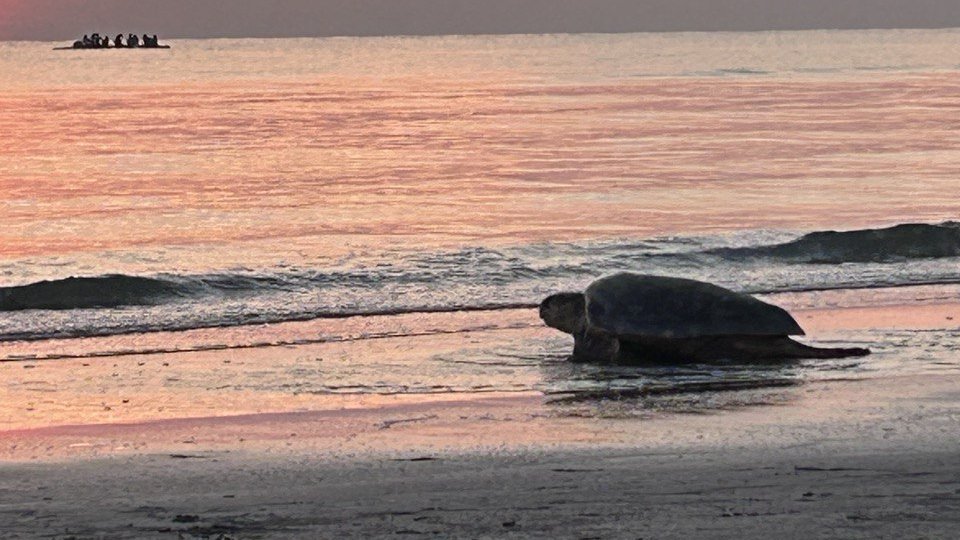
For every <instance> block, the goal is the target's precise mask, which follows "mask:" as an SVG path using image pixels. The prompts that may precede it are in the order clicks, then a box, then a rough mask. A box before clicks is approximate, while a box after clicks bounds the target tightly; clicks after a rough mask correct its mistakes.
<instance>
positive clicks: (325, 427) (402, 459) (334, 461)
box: [0, 291, 960, 539]
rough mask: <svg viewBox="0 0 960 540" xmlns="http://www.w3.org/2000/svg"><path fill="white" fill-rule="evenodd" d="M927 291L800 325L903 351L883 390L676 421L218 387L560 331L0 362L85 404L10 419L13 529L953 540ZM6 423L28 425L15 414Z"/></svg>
mask: <svg viewBox="0 0 960 540" xmlns="http://www.w3.org/2000/svg"><path fill="white" fill-rule="evenodd" d="M825 294H835V293H825ZM928 296H929V299H928V300H924V301H919V302H917V303H915V304H912V305H910V304H903V303H899V304H898V303H893V302H888V303H883V304H882V305H877V306H869V305H862V303H857V302H852V303H851V304H850V305H847V306H845V307H840V306H837V307H828V308H821V309H797V308H796V307H793V308H791V309H792V310H793V311H794V313H795V315H796V316H797V318H798V320H800V321H801V323H802V324H803V325H804V327H805V328H807V330H808V332H809V334H810V335H811V336H813V337H814V338H815V339H813V340H812V341H814V342H820V343H833V342H835V341H837V340H840V341H843V340H846V339H851V338H856V339H873V338H876V339H880V338H882V336H887V335H889V336H899V337H897V340H898V341H896V342H890V343H881V342H878V343H876V347H875V350H876V354H874V355H873V356H871V357H867V360H866V362H868V364H867V367H869V368H870V369H869V370H868V371H866V372H864V373H858V374H856V376H851V374H849V373H846V372H844V371H843V370H842V369H841V370H839V371H836V372H827V375H826V376H825V378H822V379H808V380H802V381H799V384H794V385H789V386H783V387H759V388H753V389H748V390H737V391H728V392H723V391H720V392H718V391H708V392H700V393H694V394H690V395H682V394H681V395H678V396H675V397H676V399H677V400H678V401H676V402H671V401H668V402H666V403H663V404H657V403H655V402H654V403H645V402H643V400H642V399H641V400H640V401H637V400H616V399H599V400H587V401H582V402H575V403H569V404H563V403H555V402H551V401H553V400H554V398H555V397H556V396H551V395H547V394H546V393H544V392H536V391H525V392H500V393H496V392H480V393H473V394H468V393H464V392H449V393H442V394H433V395H429V394H408V395H392V396H385V395H373V394H367V395H364V394H352V395H314V394H309V393H307V394H291V393H290V392H289V391H288V392H286V393H283V392H274V391H270V392H266V391H253V390H251V389H246V387H244V386H242V385H239V386H236V387H234V386H228V387H225V388H222V389H220V388H219V387H210V386H209V385H211V384H212V383H211V382H210V378H211V377H213V378H214V379H216V377H215V375H216V373H217V370H234V369H236V370H238V371H237V372H236V373H246V372H247V371H251V370H253V371H254V372H260V371H262V370H264V369H265V368H266V367H267V366H271V367H272V366H273V365H274V364H276V363H277V362H278V361H281V360H283V359H284V358H291V359H292V360H289V361H290V362H293V365H302V359H303V358H307V359H312V358H313V357H314V356H317V355H321V354H322V355H323V357H324V358H325V361H324V362H333V361H334V359H335V358H337V357H338V355H339V356H343V357H344V358H346V360H344V361H349V359H350V358H354V359H356V358H367V357H368V356H369V355H386V357H387V358H390V359H391V361H392V362H401V361H406V362H408V363H409V365H418V364H417V362H421V361H423V359H424V358H430V355H437V354H450V352H451V351H453V352H457V351H462V350H463V349H462V347H464V346H467V345H469V346H472V347H480V349H479V350H480V351H484V350H487V349H484V348H483V347H486V346H489V344H490V343H499V342H502V341H504V340H511V339H521V338H523V339H543V336H545V335H549V334H546V333H538V332H545V331H542V330H532V329H529V328H519V329H518V328H512V329H511V328H506V329H503V328H501V329H489V330H484V331H481V332H477V333H474V334H470V335H449V334H444V335H439V336H423V337H418V338H391V339H386V340H374V342H373V343H371V342H352V343H341V344H322V345H302V346H292V347H279V348H275V349H269V350H265V351H264V350H261V351H256V350H245V351H208V352H199V353H182V354H181V355H180V356H177V357H176V359H177V361H176V362H174V361H173V357H171V358H170V360H171V361H170V362H168V364H169V365H167V366H164V364H163V363H161V362H159V361H150V362H144V360H143V359H139V360H138V358H137V357H136V356H130V357H116V358H111V361H109V362H104V363H101V364H96V363H90V364H89V365H88V366H87V367H84V368H82V369H84V370H89V371H86V372H84V371H78V370H79V369H80V368H81V367H82V366H83V361H82V360H72V361H63V362H52V363H48V364H44V365H43V367H40V366H39V364H38V367H36V368H33V369H23V366H22V365H16V366H14V365H10V364H7V365H0V369H2V370H4V372H3V373H4V375H6V377H7V379H6V380H7V386H6V392H7V396H8V397H9V399H11V400H17V399H25V398H26V397H28V396H32V395H35V394H36V392H33V393H31V388H32V389H34V390H37V389H39V390H43V389H44V388H46V387H45V386H44V385H39V382H38V381H39V379H38V378H41V377H42V378H45V380H46V381H47V383H50V384H52V386H53V387H56V386H58V385H61V386H64V387H67V388H69V389H70V391H69V392H65V393H61V394H58V395H59V396H61V398H60V400H59V402H58V404H57V407H54V408H50V409H44V408H43V407H40V408H38V409H37V410H36V411H33V412H36V413H37V414H36V415H35V416H32V417H31V416H22V417H21V418H19V419H18V420H17V421H16V422H11V420H13V419H14V418H13V416H7V417H6V422H5V425H6V426H7V427H6V428H0V514H2V517H3V520H2V522H3V523H4V525H3V526H0V531H2V532H4V533H5V534H10V535H12V536H17V535H19V536H24V537H33V536H38V535H47V536H54V537H56V536H61V535H65V536H70V535H74V536H77V537H108V538H170V537H183V538H219V537H222V538H248V537H269V538H300V537H305V536H307V537H309V536H314V537H332V536H335V537H347V538H349V537H356V538H369V537H387V536H390V537H395V536H397V535H401V536H406V535H423V534H439V535H448V536H450V535H453V536H463V537H502V536H507V537H518V538H539V537H578V538H591V537H596V538H638V537H644V538H689V537H729V536H734V535H736V536H738V537H742V538H751V539H752V538H758V539H759V538H769V537H771V536H773V535H778V534H779V535H782V534H784V531H789V533H788V534H787V536H789V537H794V536H796V537H802V536H806V537H809V536H827V537H838V536H839V537H844V538H875V537H877V536H900V537H911V536H923V537H928V538H952V537H953V536H954V535H955V524H956V523H957V522H958V521H960V504H957V502H958V501H960V460H957V459H956V456H957V455H958V452H960V438H958V436H957V435H956V434H957V433H960V362H957V361H956V360H955V359H956V355H955V353H953V352H950V351H955V350H956V349H955V347H953V348H951V347H952V346H951V343H952V342H950V341H949V337H950V336H956V335H957V332H960V317H958V316H957V315H960V302H955V301H949V302H944V301H941V300H938V295H937V294H936V291H932V294H930V295H928ZM846 298H847V299H848V300H849V297H846ZM784 300H785V302H786V303H787V304H790V305H791V306H803V305H805V304H808V303H810V302H814V301H815V303H818V302H826V305H831V303H832V302H833V300H834V299H833V297H817V298H811V297H809V296H804V295H798V296H797V297H795V298H793V299H784ZM882 329H885V330H882ZM941 334H943V336H944V337H945V338H946V339H947V342H945V343H942V344H940V345H941V346H943V347H946V349H945V350H946V351H947V352H946V353H943V354H941V356H940V357H938V358H941V359H942V360H943V361H940V362H933V363H930V362H929V361H928V360H925V359H924V358H925V357H924V356H923V355H924V354H925V352H924V351H923V350H913V349H909V347H912V346H914V345H910V343H912V342H910V341H909V339H911V336H912V337H916V336H920V337H921V338H922V339H923V340H927V341H922V340H921V341H919V342H918V343H933V342H931V341H930V339H933V338H928V337H923V336H938V335H941ZM531 336H532V338H531ZM904 339H906V340H907V341H902V340H904ZM281 353H282V354H281ZM284 355H285V356H284ZM351 355H353V356H351ZM425 355H426V356H425ZM905 355H906V356H905ZM228 361H229V363H225V362H228ZM298 362H299V363H298ZM897 362H900V363H901V364H903V363H904V362H905V363H907V364H910V363H911V362H915V365H907V366H903V365H900V364H896V363H897ZM406 365H408V364H405V363H402V362H401V363H400V364H396V366H397V369H403V367H404V366H406ZM458 366H459V367H458ZM891 366H896V369H893V368H891ZM331 367H332V366H331ZM14 368H16V369H14ZM481 368H482V369H481V373H487V372H488V371H486V370H493V369H500V370H502V369H506V367H505V366H504V364H493V365H490V366H486V365H482V366H481ZM451 369H454V370H455V371H457V372H458V373H459V372H460V371H461V370H463V369H466V366H462V365H460V364H455V365H454V366H453V367H451ZM891 370H892V371H891ZM113 373H116V374H118V375H117V376H112V374H113ZM228 373H235V372H234V371H228ZM284 373H286V372H284ZM294 373H296V372H294ZM891 373H894V374H893V375H891ZM548 374H549V372H547V373H540V374H535V376H538V377H544V376H546V375H548ZM133 375H136V376H133ZM192 376H196V377H199V378H198V379H197V380H198V381H200V382H201V383H202V385H201V386H199V387H198V388H200V389H201V390H198V391H197V392H196V393H194V391H193V390H192V388H193V386H191V385H189V384H187V385H186V386H183V387H181V386H178V385H181V384H185V383H184V382H183V381H184V380H187V382H189V377H192ZM264 376H268V375H264ZM78 377H79V379H78ZM125 377H129V378H126V379H125ZM17 378H19V379H17ZM228 380H229V379H228ZM31 381H33V386H32V387H31V386H30V384H27V383H30V382H31ZM51 381H54V382H55V383H56V384H53V383H51ZM24 384H26V386H23V385H24ZM524 384H530V383H529V381H527V382H525V383H524ZM98 385H99V386H98ZM131 385H132V386H131ZM204 385H206V386H204ZM124 388H131V389H132V391H133V390H136V391H138V392H139V391H141V390H142V389H146V388H154V389H155V390H154V391H152V392H150V393H149V394H147V395H145V396H141V398H142V403H133V402H131V403H128V404H123V405H117V404H118V403H119V402H120V399H119V398H121V397H123V395H124V393H123V392H121V391H120V390H122V389H124ZM203 388H210V389H209V390H206V391H203V390H202V389H203ZM157 389H159V390H157ZM15 391H16V392H19V393H16V394H15V393H14V392H15ZM43 393H44V392H42V391H41V392H39V394H40V395H43ZM102 396H107V397H109V399H110V401H109V405H102V403H103V402H102V401H101V400H102ZM671 399H672V398H671ZM684 400H688V401H684ZM184 401H187V402H184ZM37 404H38V406H39V405H42V403H41V402H37ZM158 404H160V405H163V406H164V407H166V406H168V405H170V406H171V407H172V406H173V405H178V406H179V407H181V408H179V409H178V408H176V407H172V408H170V409H164V408H163V407H161V408H160V409H157V408H156V407H154V406H155V405H158ZM124 405H126V406H127V408H125V407H124ZM684 405H688V407H687V408H684V407H683V406H684ZM113 406H116V408H115V409H112V410H105V407H106V408H112V407H113ZM5 410H6V411H7V412H6V413H5V415H13V414H16V413H13V412H11V410H12V409H10V407H9V403H8V407H7V409H5ZM211 411H212V412H213V413H214V414H210V412H211ZM70 418H83V419H86V421H85V422H70V421H68V420H69V419H70ZM71 424H72V425H71ZM91 494H96V495H95V496H93V497H91Z"/></svg>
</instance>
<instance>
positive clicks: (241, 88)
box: [0, 30, 960, 388]
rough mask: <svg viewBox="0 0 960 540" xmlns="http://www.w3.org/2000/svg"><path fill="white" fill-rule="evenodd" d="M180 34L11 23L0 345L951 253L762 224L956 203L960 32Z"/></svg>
mask: <svg viewBox="0 0 960 540" xmlns="http://www.w3.org/2000/svg"><path fill="white" fill-rule="evenodd" d="M170 44H171V45H172V46H173V48H172V49H171V50H153V51H150V50H139V51H131V50H120V51H117V50H95V51H53V50H52V48H53V46H54V45H55V44H52V43H0V134H2V135H0V356H2V357H3V358H7V359H11V358H21V357H24V356H26V357H35V356H37V355H39V356H43V355H45V354H47V355H48V354H53V353H52V352H51V351H53V352H56V351H60V352H61V353H62V352H63V351H62V350H63V348H64V347H67V348H70V350H71V351H73V352H71V353H70V354H74V355H84V354H100V353H102V352H104V351H103V350H101V349H102V348H103V347H106V346H107V345H104V344H103V343H102V342H97V341H96V339H102V338H93V337H92V336H123V335H136V336H140V337H138V338H136V339H132V340H131V341H130V342H129V343H126V344H125V345H124V346H123V350H124V351H130V350H134V351H135V350H140V349H141V348H142V347H148V348H152V347H157V346H158V345H157V343H153V342H151V344H150V345H149V346H147V345H143V343H145V342H148V341H151V338H150V337H149V335H150V334H149V333H152V332H155V331H164V330H166V331H169V330H183V329H197V328H209V327H231V326H235V327H240V326H242V325H248V324H250V323H276V322H285V321H294V320H303V319H310V318H311V317H315V316H318V315H319V316H342V315H345V314H355V313H361V314H373V315H376V314H384V313H392V312H397V311H402V312H413V313H421V312H426V313H429V312H436V311H443V310H449V309H455V308H460V307H467V308H485V309H486V308H491V309H492V308H497V307H503V306H514V305H525V304H530V303H535V302H537V301H538V300H539V299H540V298H541V297H542V296H543V295H545V294H547V293H550V292H555V291H557V290H559V289H565V288H579V287H582V286H583V285H584V284H586V283H588V282H589V281H591V280H592V279H594V278H595V277H597V276H599V275H602V274H605V273H608V272H612V271H616V270H640V271H648V272H660V273H669V274H673V275H685V276H691V277H700V278H705V279H711V280H713V281H715V282H718V283H721V284H724V285H727V286H730V287H733V288H736V289H739V290H746V291H751V292H768V293H769V292H778V291H796V290H804V289H831V288H846V287H885V286H889V285H897V286H902V285H910V284H918V283H951V282H956V281H957V280H960V257H958V256H960V247H958V246H960V240H957V239H956V238H955V237H956V236H957V233H956V231H960V229H957V228H956V227H955V226H953V225H952V224H950V223H947V224H946V225H942V226H940V225H938V226H936V227H932V228H930V230H927V229H923V230H916V231H908V232H909V234H907V235H906V236H895V237H889V238H888V237H883V238H881V239H880V240H879V244H877V245H876V246H874V247H873V248H872V250H873V251H872V253H873V255H871V254H870V253H867V254H866V255H863V254H858V252H857V249H858V246H861V247H862V239H858V238H848V239H841V240H840V241H838V242H835V243H834V244H835V245H834V244H829V245H823V244H820V243H816V242H813V243H812V244H800V245H797V246H795V247H796V250H795V251H797V253H794V254H793V255H791V256H787V255H784V254H783V253H781V252H778V251H776V250H771V249H772V248H771V247H770V246H775V245H778V244H783V243H789V242H791V241H794V240H796V239H797V238H799V237H800V236H801V235H803V234H806V233H809V232H815V231H825V230H831V229H842V230H850V229H865V228H873V229H876V228H883V227H889V226H892V225H896V224H902V223H928V224H941V223H943V222H947V221H949V220H953V219H957V218H958V217H960V30H935V31H927V30H925V31H914V30H910V31H907V30H885V31H843V32H840V31H812V32H770V33H742V34H741V33H720V34H699V33H690V34H633V35H556V36H478V37H424V38H333V39H272V40H259V39H246V40H182V41H181V40H176V41H171V42H170ZM911 235H914V236H911ZM951 242H954V243H952V244H951ZM933 244H937V245H940V246H942V247H943V249H942V250H939V251H938V250H934V252H929V251H924V249H920V250H919V251H917V250H916V249H914V247H915V246H918V245H919V246H921V248H922V247H923V246H927V245H933ZM736 248H743V249H740V250H738V249H736ZM888 255H889V256H888ZM72 277H77V278H81V279H68V278H72ZM24 286H30V287H24ZM950 291H952V292H950V293H949V294H951V295H956V294H958V293H957V292H956V290H954V289H950ZM433 317H435V318H436V319H437V321H442V320H449V321H453V320H454V319H455V318H454V317H448V318H446V319H444V318H443V316H442V315H441V316H438V315H436V314H434V315H433ZM383 324H385V325H386V324H387V323H383ZM438 324H440V323H439V322H436V323H433V322H432V323H431V326H430V328H434V327H436V326H437V325H438ZM451 324H453V325H454V326H455V327H456V325H458V324H467V323H452V322H451ZM387 326H389V325H387ZM440 326H442V324H440ZM325 328H326V327H323V326H322V325H321V326H320V327H319V328H317V327H315V326H311V327H309V329H306V330H304V329H301V330H296V331H291V332H293V333H294V334H297V332H301V333H302V332H306V333H307V334H308V335H306V337H305V336H304V335H300V336H299V338H297V339H313V338H315V337H316V336H317V335H318V334H322V335H328V334H330V333H331V332H333V331H332V330H329V329H325ZM457 328H459V327H456V328H453V330H454V331H455V330H457ZM382 329H383V328H381V330H382ZM447 330H449V329H447ZM389 331H390V332H394V331H395V329H389ZM334 334H336V332H334ZM351 335H353V334H351ZM69 337H85V338H86V339H87V340H89V343H90V345H83V344H80V345H76V344H73V345H70V346H69V347H68V346H66V345H64V343H70V342H71V341H70V340H63V339H61V338H69ZM294 337H296V336H294ZM171 339H172V338H171ZM191 339H193V338H190V337H189V335H187V337H183V335H180V337H178V338H176V339H174V340H173V341H175V342H176V344H177V346H178V347H180V346H182V347H185V348H188V349H189V348H190V347H197V346H201V345H202V346H205V345H204V344H207V342H208V341H209V340H211V339H213V342H215V343H214V344H215V345H217V346H221V345H226V346H232V345H235V344H236V342H235V341H236V340H241V341H243V339H246V338H243V339H241V338H239V337H237V336H236V335H235V334H231V333H230V332H229V331H228V330H227V329H224V331H223V335H222V339H220V341H222V343H221V342H220V341H218V340H217V339H215V338H211V337H210V336H209V335H205V336H204V337H203V338H202V339H200V338H196V339H198V340H200V341H196V342H193V341H191ZM285 339H293V341H296V339H294V338H292V337H290V336H287V338H285ZM23 340H26V341H23ZM856 340H857V339H853V341H856ZM80 341H81V342H84V340H80ZM154 341H155V340H154ZM161 341H162V340H161ZM167 341H170V340H167ZM201 341H202V343H200V342H201ZM243 342H244V343H247V341H243ZM51 343H56V344H57V345H55V346H54V345H51ZM567 346H568V344H567V343H566V342H565V341H563V339H562V338H561V337H558V338H557V339H555V340H552V341H551V340H546V341H545V340H544V339H543V338H529V339H528V340H527V341H524V342H522V343H520V344H516V343H514V344H511V345H510V347H511V349H510V351H511V352H509V354H508V356H509V357H511V358H521V359H526V360H520V361H525V362H538V361H540V360H537V359H538V358H543V355H544V354H546V355H547V356H549V355H554V356H557V355H560V354H561V353H563V352H564V351H565V348H566V347H567ZM71 347H72V348H71ZM108 349H109V347H108ZM111 350H112V349H111ZM471 354H474V353H471ZM476 354H479V355H480V356H481V357H484V356H483V354H485V353H476ZM538 355H539V356H538ZM487 356H489V355H487ZM551 358H552V357H551ZM531 359H532V360H531ZM381 373H382V372H381ZM708 375H709V373H708ZM428 378H429V377H428ZM361 379H362V377H361ZM401 379H402V377H401ZM369 382H370V381H366V383H369ZM366 383H364V382H363V381H361V382H360V383H358V385H359V386H361V387H362V386H363V384H366ZM530 384H533V383H530ZM390 385H393V386H390ZM398 385H399V386H403V385H402V384H401V383H396V384H394V383H390V384H388V385H387V386H388V387H390V388H396V387H398ZM354 386H356V385H354ZM428 386H429V385H428Z"/></svg>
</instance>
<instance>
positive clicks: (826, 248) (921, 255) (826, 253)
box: [712, 221, 960, 264]
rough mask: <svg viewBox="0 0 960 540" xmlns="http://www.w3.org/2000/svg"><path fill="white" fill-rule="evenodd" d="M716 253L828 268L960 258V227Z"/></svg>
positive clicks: (896, 229) (839, 236)
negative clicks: (831, 266) (832, 265)
mask: <svg viewBox="0 0 960 540" xmlns="http://www.w3.org/2000/svg"><path fill="white" fill-rule="evenodd" d="M712 252H713V253H717V254H720V255H723V256H726V257H744V256H747V257H749V256H762V257H772V258H778V259H782V260H786V261H792V262H802V263H826V264H843V263H864V262H879V263H882V262H896V261H903V260H909V259H936V258H944V257H960V223H958V222H953V221H948V222H945V223H941V224H939V225H930V224H925V223H908V224H902V225H896V226H893V227H888V228H885V229H862V230H856V231H842V232H838V231H820V232H814V233H810V234H807V235H804V236H802V237H801V238H799V239H797V240H794V241H791V242H786V243H782V244H775V245H770V246H757V247H741V248H720V249H715V250H712Z"/></svg>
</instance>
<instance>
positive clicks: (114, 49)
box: [53, 45, 170, 51]
mask: <svg viewBox="0 0 960 540" xmlns="http://www.w3.org/2000/svg"><path fill="white" fill-rule="evenodd" d="M169 48H170V46H169V45H157V46H154V47H54V48H53V50H55V51H129V50H137V51H149V50H151V49H169Z"/></svg>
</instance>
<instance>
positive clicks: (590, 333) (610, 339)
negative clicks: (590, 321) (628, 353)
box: [573, 329, 620, 364]
mask: <svg viewBox="0 0 960 540" xmlns="http://www.w3.org/2000/svg"><path fill="white" fill-rule="evenodd" d="M619 356H620V340H619V339H617V338H616V337H615V336H613V335H612V334H608V333H606V332H602V331H599V330H595V329H587V330H581V331H579V332H576V333H574V334H573V360H574V361H575V362H598V363H601V364H609V363H613V362H616V361H617V358H618V357H619Z"/></svg>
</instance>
